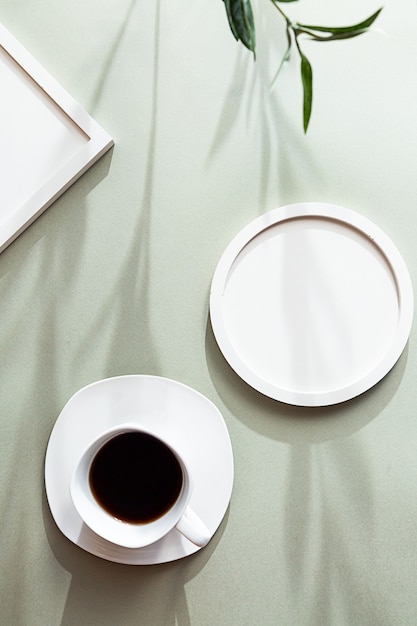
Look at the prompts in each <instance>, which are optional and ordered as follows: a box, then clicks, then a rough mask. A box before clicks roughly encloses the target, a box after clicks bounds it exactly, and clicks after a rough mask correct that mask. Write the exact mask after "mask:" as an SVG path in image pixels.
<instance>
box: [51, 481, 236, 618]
mask: <svg viewBox="0 0 417 626" xmlns="http://www.w3.org/2000/svg"><path fill="white" fill-rule="evenodd" d="M227 517H228V512H227V513H226V515H225V517H224V519H223V521H222V523H221V525H220V527H219V529H218V530H217V532H216V533H215V535H214V537H213V538H212V540H211V541H210V543H209V544H208V545H207V546H206V547H205V548H203V549H202V550H200V551H199V552H197V553H195V554H193V555H191V556H188V557H186V558H184V559H181V560H178V561H173V562H171V563H164V564H159V565H122V564H119V563H113V562H110V561H106V560H104V559H101V558H99V557H96V556H94V555H92V554H89V553H88V552H85V551H84V550H82V549H81V548H79V547H78V546H76V545H74V544H73V543H72V542H71V541H69V540H68V539H67V538H66V537H65V536H64V535H63V534H62V533H61V532H60V530H59V529H58V527H57V526H56V524H55V522H54V520H53V518H52V515H51V513H50V510H49V506H48V503H47V498H46V494H45V489H44V490H43V520H44V527H45V532H46V536H47V540H48V543H49V546H50V548H51V550H52V552H53V554H54V556H55V558H56V559H57V561H58V562H59V563H60V565H61V566H62V567H63V568H64V569H65V570H66V571H68V572H70V573H71V575H72V579H71V584H70V587H69V590H68V594H67V599H66V604H65V607H64V609H63V614H62V621H61V625H62V626H70V625H73V624H87V623H88V624H90V623H94V624H100V625H102V626H106V625H108V626H114V625H115V624H130V623H131V624H166V625H167V626H168V625H170V624H171V625H172V626H174V625H177V626H191V619H190V615H189V611H188V606H187V599H186V593H185V585H186V583H187V582H188V581H189V580H191V579H192V578H194V577H195V576H196V575H197V574H198V573H199V572H200V570H202V569H203V568H204V566H205V565H206V564H207V562H208V561H209V560H210V558H211V556H212V554H213V552H214V551H215V550H216V547H217V545H218V543H219V541H220V540H221V536H222V534H223V532H224V529H225V527H226V524H227Z"/></svg>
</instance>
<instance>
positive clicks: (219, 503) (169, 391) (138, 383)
mask: <svg viewBox="0 0 417 626" xmlns="http://www.w3.org/2000/svg"><path fill="white" fill-rule="evenodd" d="M132 421H133V422H135V421H136V422H138V423H139V424H142V425H146V424H149V425H151V424H153V425H155V424H157V425H161V426H162V425H163V428H164V431H165V432H166V433H167V435H168V434H169V437H170V440H171V441H172V443H173V444H174V445H175V446H176V447H177V449H178V451H179V452H180V453H181V455H182V456H183V457H184V459H185V461H186V463H187V465H188V466H189V468H190V470H191V474H192V476H193V480H194V490H193V495H192V497H191V501H190V505H191V507H192V508H193V509H194V511H195V512H196V513H197V514H198V515H199V516H200V518H201V519H202V521H203V522H204V523H205V524H206V526H207V528H208V529H209V531H210V532H211V536H213V535H214V533H215V532H216V530H217V528H218V527H219V525H220V523H221V521H222V519H223V517H224V515H225V513H226V510H227V507H228V505H229V501H230V497H231V493H232V486H233V474H234V469H233V452H232V447H231V443H230V437H229V433H228V430H227V427H226V424H225V422H224V419H223V417H222V415H221V414H220V412H219V410H218V409H217V408H216V407H215V405H214V404H213V403H212V402H211V401H210V400H208V399H207V398H205V397H204V396H203V395H201V394H200V393H198V392H197V391H195V390H194V389H191V388H190V387H187V386H186V385H183V384H181V383H179V382H176V381H173V380H169V379H167V378H161V377H158V376H147V375H129V376H118V377H115V378H108V379H105V380H101V381H98V382H95V383H93V384H91V385H88V386H87V387H84V388H83V389H81V390H80V391H78V392H77V393H76V394H75V395H74V396H73V397H72V398H71V399H70V400H69V401H68V403H67V404H66V405H65V407H64V408H63V410H62V412H61V414H60V415H59V417H58V419H57V421H56V423H55V425H54V428H53V430H52V433H51V436H50V438H49V442H48V447H47V451H46V457H45V487H46V495H47V498H48V503H49V507H50V509H51V513H52V516H53V518H54V520H55V522H56V524H57V526H58V528H59V529H60V530H61V531H62V533H63V534H64V535H65V536H66V537H68V539H70V540H71V541H72V542H74V543H75V544H76V545H77V546H79V547H80V548H83V549H84V550H86V551H87V552H91V553H92V554H95V555H96V556H99V557H101V558H103V559H107V560H108V561H115V562H117V563H126V564H129V565H151V564H155V563H165V562H168V561H174V560H176V559H181V558H183V557H185V556H188V555H190V554H193V553H194V552H197V551H198V550H200V549H201V548H198V547H197V546H195V545H194V544H192V543H191V542H190V541H188V540H187V539H185V538H184V537H183V536H182V535H181V534H180V533H179V532H178V531H177V530H175V529H174V530H172V531H171V532H170V533H168V535H166V536H165V537H164V538H163V539H161V540H160V541H157V542H156V543H154V544H152V545H150V546H147V547H145V548H140V549H131V548H123V547H121V546H117V545H114V544H112V543H110V542H108V541H106V540H104V539H102V538H101V537H99V536H98V535H96V534H95V533H94V532H93V531H92V530H90V529H89V528H88V527H87V526H86V525H85V524H84V523H83V521H82V520H81V518H80V517H79V515H78V513H77V511H76V510H75V508H74V506H73V504H72V500H71V498H70V493H69V482H70V476H71V474H72V471H73V469H74V464H75V462H76V459H77V458H78V456H79V454H80V453H81V451H82V450H83V449H84V448H85V446H86V445H87V444H88V442H89V441H90V440H91V439H92V438H94V437H96V436H97V435H98V434H99V433H100V432H102V431H103V430H106V429H107V428H109V427H112V426H117V424H121V423H123V422H132Z"/></svg>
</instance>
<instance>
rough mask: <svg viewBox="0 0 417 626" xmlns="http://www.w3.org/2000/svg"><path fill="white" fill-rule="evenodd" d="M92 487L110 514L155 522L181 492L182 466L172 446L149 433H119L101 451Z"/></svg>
mask: <svg viewBox="0 0 417 626" xmlns="http://www.w3.org/2000/svg"><path fill="white" fill-rule="evenodd" d="M89 482H90V488H91V491H92V493H93V495H94V497H95V499H96V500H97V502H98V503H99V504H100V506H102V507H103V508H104V509H105V510H106V511H107V512H108V513H110V515H112V516H113V517H115V518H117V519H120V520H122V521H124V522H130V523H137V524H139V523H147V522H152V521H154V520H156V519H158V518H159V517H161V516H162V515H164V513H166V512H167V511H168V510H169V509H170V508H171V506H172V505H173V504H174V503H175V502H176V500H177V498H178V496H179V495H180V493H181V488H182V483H183V475H182V469H181V466H180V464H179V462H178V460H177V458H176V457H175V455H174V454H173V452H171V450H170V449H169V448H168V447H167V446H166V445H165V444H164V443H162V442H161V441H159V440H158V439H157V438H155V437H153V436H152V435H148V434H147V433H139V432H131V433H123V434H121V435H117V436H116V437H114V438H113V439H110V441H108V442H107V443H105V444H104V446H102V447H101V448H100V450H99V451H98V452H97V454H96V456H95V457H94V460H93V462H92V464H91V468H90V473H89Z"/></svg>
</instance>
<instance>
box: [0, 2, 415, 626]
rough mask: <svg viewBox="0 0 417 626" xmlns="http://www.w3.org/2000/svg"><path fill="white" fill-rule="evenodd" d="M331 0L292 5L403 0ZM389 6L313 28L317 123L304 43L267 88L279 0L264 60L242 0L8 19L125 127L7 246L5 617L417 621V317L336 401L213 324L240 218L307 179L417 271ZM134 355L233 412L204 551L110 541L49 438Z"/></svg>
mask: <svg viewBox="0 0 417 626" xmlns="http://www.w3.org/2000/svg"><path fill="white" fill-rule="evenodd" d="M330 4H331V6H330ZM330 4H329V3H328V2H327V1H326V0H315V1H314V2H310V3H309V2H307V1H306V0H301V1H300V2H297V3H292V4H287V5H286V9H287V11H288V13H290V14H291V15H293V16H294V17H298V18H299V19H300V20H303V21H305V22H314V23H330V24H335V25H336V24H341V25H342V24H346V23H351V22H353V21H356V20H360V19H363V18H365V17H366V16H368V15H370V14H371V13H372V12H373V11H375V10H376V9H377V8H378V7H379V4H376V3H375V2H374V1H371V0H352V1H351V2H345V1H343V0H338V1H337V2H333V3H330ZM384 4H385V8H384V11H383V13H382V14H381V17H380V19H379V20H378V22H377V25H376V28H377V29H379V30H376V31H375V32H372V33H369V34H367V35H365V36H364V37H359V38H357V39H355V40H352V41H341V42H335V43H328V44H315V43H314V42H311V43H309V42H306V43H305V44H304V49H305V52H306V54H308V57H309V59H310V61H311V63H312V65H313V71H314V80H315V98H314V103H313V114H312V119H311V124H310V128H309V132H308V135H307V137H304V135H303V132H302V103H301V90H300V78H299V67H298V60H297V59H296V57H295V56H294V58H293V59H292V60H291V61H290V64H289V65H288V66H286V67H285V68H284V70H283V73H282V75H281V76H280V79H279V81H278V83H277V85H276V89H275V91H274V92H273V94H272V95H271V96H270V97H269V98H268V97H267V94H268V89H269V81H270V78H271V77H272V75H273V74H274V71H275V69H276V66H277V65H278V63H279V60H280V56H281V54H282V53H283V51H284V48H285V37H284V34H283V31H282V22H281V21H280V19H279V15H278V14H277V12H276V11H274V10H273V8H272V7H270V6H269V3H268V2H267V1H266V0H258V1H257V2H256V3H255V2H254V12H255V19H256V21H257V30H258V54H257V61H256V63H254V61H253V58H252V57H251V55H250V54H249V53H248V52H247V51H245V50H243V49H242V47H241V46H239V45H238V44H236V42H235V41H234V39H233V37H232V35H231V33H230V32H229V30H228V24H227V20H226V16H225V12H224V6H223V3H222V2H220V0H218V1H217V2H216V1H214V2H213V1H211V0H182V1H181V2H167V1H165V2H163V1H162V0H155V1H154V2H139V1H137V0H107V1H106V2H105V3H103V2H98V0H89V2H81V0H73V1H72V2H69V1H63V2H52V0H3V2H2V5H1V9H0V21H2V22H3V23H4V25H5V26H6V27H7V28H8V29H9V30H10V31H11V32H12V33H13V34H14V35H15V36H16V37H17V38H18V39H19V41H21V43H22V44H23V45H25V46H26V47H27V48H28V50H29V51H30V52H31V53H32V54H33V55H34V56H35V57H36V58H37V59H38V60H39V61H40V62H41V63H42V64H43V65H44V66H45V68H46V69H47V70H48V71H49V72H50V73H51V74H52V75H53V76H54V77H55V78H56V79H57V80H58V81H59V82H60V83H61V84H62V85H63V87H65V88H66V89H67V90H68V91H69V92H70V93H71V95H72V96H73V97H74V98H75V99H76V100H77V101H79V102H80V104H81V105H82V106H84V107H85V108H86V109H87V110H88V112H89V113H90V114H91V115H92V116H93V117H94V118H95V119H96V120H97V121H98V123H99V124H100V125H101V126H102V127H103V128H104V129H105V130H106V131H107V132H108V133H109V134H110V135H111V136H112V137H113V138H114V140H115V142H116V145H115V148H114V150H113V151H112V152H111V153H109V154H108V155H106V156H105V157H104V158H103V159H102V160H101V161H100V162H99V163H98V164H96V166H94V167H93V168H92V169H91V170H90V171H89V172H87V174H86V175H85V176H83V178H82V179H80V180H79V181H78V182H77V183H76V184H75V185H74V186H73V187H72V188H71V189H69V190H68V191H67V192H66V193H65V194H64V196H63V197H61V198H60V199H59V200H58V201H57V202H56V203H55V204H54V205H53V207H51V208H50V209H48V211H47V212H46V213H45V214H44V215H43V216H42V217H41V218H40V219H39V220H38V221H37V222H36V223H35V224H33V225H32V226H31V227H30V228H29V229H28V230H27V231H26V232H25V233H23V235H22V236H20V237H19V238H18V239H17V240H16V241H15V242H14V243H13V244H12V245H11V246H10V247H9V248H8V249H7V250H5V252H3V253H2V254H1V255H0V319H1V324H0V354H1V364H0V370H1V394H0V427H1V442H2V445H1V450H2V453H1V456H0V477H1V481H0V513H1V531H0V549H1V555H2V558H1V560H0V579H1V581H2V583H1V587H0V605H1V614H2V621H3V622H4V623H5V624H13V626H15V625H16V626H18V625H19V626H20V625H22V626H45V624H48V625H49V624H51V625H55V624H63V625H72V624H74V625H80V624H83V625H84V624H100V626H114V624H123V625H124V626H128V625H130V624H132V625H133V624H135V625H137V624H141V625H142V624H143V625H146V626H165V625H167V626H175V625H181V626H183V625H184V626H190V625H191V626H259V625H262V626H277V625H281V624H283V625H284V626H297V625H303V626H304V625H306V626H307V625H308V626H327V625H331V626H333V625H335V626H352V625H355V626H356V625H360V626H362V625H366V626H381V625H384V626H391V625H393V626H397V625H401V626H414V625H415V623H416V615H417V593H416V592H417V583H416V576H415V572H416V569H417V533H416V519H417V497H416V495H417V420H416V400H417V396H416V389H417V386H416V373H417V372H416V367H417V354H416V334H415V330H414V329H413V330H412V333H411V336H410V341H409V345H408V348H406V351H405V352H404V354H403V356H402V357H401V359H400V360H399V362H398V363H397V365H396V366H395V368H394V369H393V370H392V372H391V373H390V374H389V375H388V376H387V377H386V378H385V379H384V380H383V381H382V382H381V384H379V385H378V386H377V387H375V388H374V389H372V390H371V391H370V392H369V393H367V394H366V395H364V396H362V397H359V398H357V399H356V400H354V401H351V402H348V403H346V404H344V405H341V406H336V407H333V408H331V409H326V410H322V409H297V408H294V407H292V408H291V407H288V406H285V405H282V404H280V403H277V402H274V401H272V400H268V399H267V398H264V397H262V396H260V395H259V394H258V393H257V392H255V391H253V390H252V389H250V388H249V387H247V385H246V384H245V383H243V382H242V381H241V380H240V379H239V378H238V377H237V376H236V375H235V374H234V373H233V371H232V370H231V369H230V368H229V366H228V365H227V363H226V362H225V360H224V359H223V357H222V356H221V354H220V352H219V350H218V348H217V346H216V343H215V341H214V338H213V335H212V332H211V329H210V324H209V322H208V297H209V290H210V282H211V278H212V275H213V272H214V269H215V266H216V264H217V261H218V259H219V257H220V255H221V253H222V252H223V250H224V248H225V247H226V245H227V244H228V243H229V241H230V239H231V238H232V237H233V236H234V235H235V234H236V233H237V232H238V231H239V230H240V229H241V228H242V227H243V226H244V225H245V224H246V223H248V222H249V221H251V220H252V219H254V218H255V217H256V216H258V215H260V214H261V213H263V212H265V211H267V210H271V209H273V208H275V207H277V206H280V205H283V204H290V203H292V202H304V201H325V202H332V203H335V204H340V205H342V206H346V207H348V208H351V209H353V210H355V211H358V212H359V213H362V214H363V215H365V216H367V217H369V219H371V220H372V221H374V222H375V223H376V224H378V225H379V226H380V227H381V228H382V230H384V232H386V233H387V235H389V236H390V237H391V238H392V239H393V241H394V242H395V243H396V245H397V247H398V248H399V250H400V251H401V254H402V255H403V257H404V259H405V261H406V263H407V265H408V268H409V271H410V274H411V277H412V280H413V282H414V283H415V279H416V275H417V274H416V273H417V257H416V254H415V241H416V239H417V221H416V208H417V206H416V205H417V176H416V172H417V116H416V114H415V107H416V101H417V14H416V6H415V2H414V0H413V1H411V0H387V1H386V2H385V3H384ZM381 31H383V32H381ZM276 33H278V35H277V34H276ZM381 315H383V311H382V312H381ZM127 373H149V374H156V375H161V376H167V377H170V378H174V379H177V380H180V381H181V382H184V383H186V384H188V385H190V386H192V387H194V388H195V389H197V390H198V391H200V392H201V393H203V394H204V395H206V396H207V397H208V398H210V399H211V400H212V401H213V402H214V403H215V404H216V405H217V406H218V407H219V409H220V411H221V412H222V414H223V415H224V417H225V420H226V423H227V426H228V428H229V432H230V435H231V439H232V444H233V449H234V454H235V484H234V491H233V495H232V500H231V504H230V509H229V512H228V514H227V516H226V518H225V520H224V522H223V524H222V525H221V527H220V529H219V531H218V533H217V534H216V535H215V537H214V538H213V540H212V541H211V542H210V544H209V545H208V546H207V547H206V548H205V549H204V550H202V551H200V552H199V553H198V554H196V555H194V556H192V557H189V558H187V559H184V560H183V561H181V562H178V563H171V564H167V565H160V566H155V567H129V566H123V565H118V564H113V563H107V562H104V561H102V560H101V559H99V558H96V557H94V556H91V555H89V554H87V553H84V552H83V551H82V550H80V549H78V548H77V547H75V546H73V545H72V544H71V543H70V542H69V541H67V540H66V539H65V538H64V537H63V536H62V535H61V533H60V532H59V531H58V530H57V529H56V527H55V526H54V523H53V522H52V520H51V517H50V515H49V511H48V508H47V505H46V502H45V497H44V491H43V463H44V454H45V450H46V445H47V441H48V437H49V434H50V432H51V429H52V427H53V424H54V421H55V419H56V417H57V416H58V414H59V412H60V411H61V409H62V407H63V405H64V404H65V403H66V401H67V400H68V399H69V398H70V396H71V395H72V394H73V393H74V392H75V391H76V390H77V389H79V388H80V387H82V386H84V385H86V384H88V383H90V382H92V381H94V380H97V379H100V378H103V377H106V376H112V375H118V374H127Z"/></svg>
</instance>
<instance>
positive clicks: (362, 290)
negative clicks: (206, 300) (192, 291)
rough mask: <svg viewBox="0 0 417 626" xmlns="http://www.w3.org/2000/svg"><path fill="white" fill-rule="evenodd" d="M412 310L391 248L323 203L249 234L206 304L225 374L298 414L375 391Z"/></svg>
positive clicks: (223, 263)
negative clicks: (233, 375)
mask: <svg viewBox="0 0 417 626" xmlns="http://www.w3.org/2000/svg"><path fill="white" fill-rule="evenodd" d="M413 308H414V300H413V290H412V285H411V280H410V277H409V273H408V270H407V267H406V265H405V263H404V261H403V259H402V257H401V255H400V253H399V251H398V249H397V248H396V246H395V245H394V243H393V242H392V241H391V239H389V237H387V236H386V235H385V234H384V233H383V232H382V231H381V229H380V228H378V227H377V226H376V225H375V224H373V223H372V222H370V221H369V220H368V219H366V218H364V217H363V216H361V215H359V214H357V213H355V212H353V211H351V210H349V209H346V208H343V207H339V206H335V205H331V204H321V203H303V204H293V205H289V206H284V207H281V208H278V209H275V210H273V211H271V212H269V213H266V214H265V215H262V216H261V217H259V218H257V219H255V220H254V221H253V222H251V223H250V224H248V225H247V226H246V227H245V228H244V229H243V230H242V231H241V232H240V233H239V234H238V235H237V236H236V237H235V238H234V239H233V240H232V241H231V243H230V244H229V246H228V247H227V248H226V250H225V252H224V253H223V255H222V257H221V259H220V261H219V263H218V266H217V268H216V271H215V273H214V277H213V281H212V287H211V295H210V316H211V322H212V327H213V332H214V335H215V337H216V340H217V343H218V345H219V347H220V350H221V351H222V353H223V355H224V357H225V358H226V360H227V361H228V363H229V364H230V366H231V367H232V368H233V369H234V370H235V372H236V373H237V374H238V375H239V376H240V377H241V378H242V379H243V380H244V381H246V382H247V383H248V384H249V385H251V386H252V387H253V388H255V389H257V390H258V391H260V392H261V393H263V394H264V395H266V396H269V397H271V398H274V399H276V400H280V401H282V402H285V403H288V404H294V405H300V406H324V405H330V404H336V403H339V402H343V401H345V400H349V399H351V398H353V397H355V396H357V395H359V394H361V393H363V392H365V391H367V390H368V389H369V388H370V387H372V386H373V385H375V384H376V383H377V382H378V381H380V380H381V378H383V377H384V376H385V375H386V374H387V372H388V371H389V370H390V369H391V368H392V367H393V365H394V364H395V363H396V361H397V359H398V358H399V356H400V355H401V353H402V351H403V349H404V347H405V344H406V342H407V339H408V336H409V333H410V329H411V323H412V318H413Z"/></svg>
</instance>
